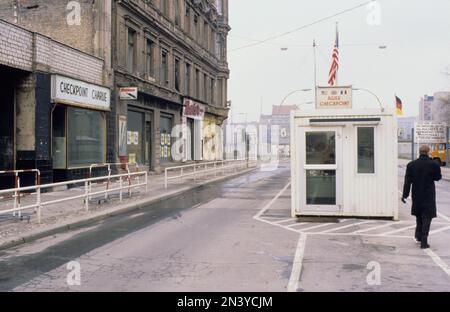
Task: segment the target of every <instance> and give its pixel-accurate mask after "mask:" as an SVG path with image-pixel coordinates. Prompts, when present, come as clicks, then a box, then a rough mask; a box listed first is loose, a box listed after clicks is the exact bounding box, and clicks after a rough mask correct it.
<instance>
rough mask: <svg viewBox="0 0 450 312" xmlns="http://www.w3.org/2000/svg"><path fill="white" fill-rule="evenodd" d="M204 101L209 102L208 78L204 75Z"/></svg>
mask: <svg viewBox="0 0 450 312" xmlns="http://www.w3.org/2000/svg"><path fill="white" fill-rule="evenodd" d="M203 100H204V101H205V102H208V76H207V75H206V74H204V75H203Z"/></svg>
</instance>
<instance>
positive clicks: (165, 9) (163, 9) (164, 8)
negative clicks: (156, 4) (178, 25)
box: [159, 0, 169, 16]
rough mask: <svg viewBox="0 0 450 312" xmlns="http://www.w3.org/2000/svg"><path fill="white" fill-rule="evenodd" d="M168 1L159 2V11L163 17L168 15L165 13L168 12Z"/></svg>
mask: <svg viewBox="0 0 450 312" xmlns="http://www.w3.org/2000/svg"><path fill="white" fill-rule="evenodd" d="M168 1H169V0H160V8H159V9H160V10H161V12H162V13H163V14H164V15H166V16H167V15H168V14H167V13H168V12H169V3H168Z"/></svg>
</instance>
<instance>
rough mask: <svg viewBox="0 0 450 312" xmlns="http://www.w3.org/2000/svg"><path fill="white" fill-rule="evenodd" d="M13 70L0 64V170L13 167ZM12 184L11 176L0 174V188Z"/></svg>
mask: <svg viewBox="0 0 450 312" xmlns="http://www.w3.org/2000/svg"><path fill="white" fill-rule="evenodd" d="M11 73H13V70H12V69H10V68H7V67H5V66H2V67H1V68H0V94H1V96H0V109H1V112H2V117H1V122H0V171H5V170H13V169H14V167H15V161H14V155H15V142H14V136H15V134H14V129H15V105H14V92H15V86H14V80H13V79H11ZM12 186H13V180H12V178H11V177H6V176H3V175H2V176H0V189H1V188H9V187H12Z"/></svg>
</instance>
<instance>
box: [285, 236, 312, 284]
mask: <svg viewBox="0 0 450 312" xmlns="http://www.w3.org/2000/svg"><path fill="white" fill-rule="evenodd" d="M306 236H307V234H305V233H303V234H300V238H299V239H298V243H297V249H296V251H295V257H294V262H293V263H292V272H291V278H290V279H289V284H288V287H287V291H288V292H296V291H297V290H298V284H299V282H300V275H301V273H302V266H303V256H304V254H305V245H306Z"/></svg>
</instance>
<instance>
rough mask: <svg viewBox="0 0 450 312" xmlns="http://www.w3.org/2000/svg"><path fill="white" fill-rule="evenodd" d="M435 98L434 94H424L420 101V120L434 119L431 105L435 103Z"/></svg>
mask: <svg viewBox="0 0 450 312" xmlns="http://www.w3.org/2000/svg"><path fill="white" fill-rule="evenodd" d="M433 100H434V98H433V97H432V96H428V95H426V94H425V95H424V97H423V98H422V99H421V100H420V103H419V120H420V121H432V119H433V118H432V113H431V107H432V105H433Z"/></svg>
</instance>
